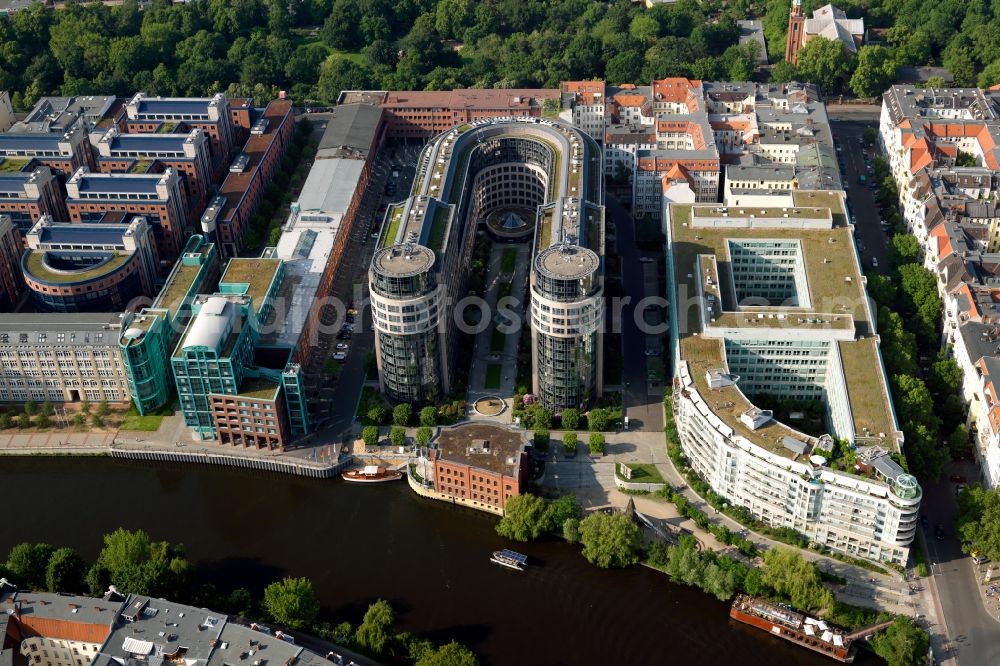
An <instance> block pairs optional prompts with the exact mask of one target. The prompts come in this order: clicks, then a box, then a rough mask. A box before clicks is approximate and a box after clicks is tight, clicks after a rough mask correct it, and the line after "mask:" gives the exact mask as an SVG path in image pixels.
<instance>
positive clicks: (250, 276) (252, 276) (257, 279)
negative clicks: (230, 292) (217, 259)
mask: <svg viewBox="0 0 1000 666" xmlns="http://www.w3.org/2000/svg"><path fill="white" fill-rule="evenodd" d="M280 268H281V259H263V258H261V259H242V258H237V259H230V260H229V265H228V266H226V272H225V274H223V276H222V279H221V280H219V284H223V283H229V284H246V285H249V288H248V289H247V295H248V296H250V298H252V299H253V307H254V309H255V310H257V311H258V312H259V311H260V307H261V304H262V302H263V300H264V297H265V296H267V290H268V289H269V288H270V286H271V283H272V282H274V278H275V276H276V275H277V273H278V270H279V269H280Z"/></svg>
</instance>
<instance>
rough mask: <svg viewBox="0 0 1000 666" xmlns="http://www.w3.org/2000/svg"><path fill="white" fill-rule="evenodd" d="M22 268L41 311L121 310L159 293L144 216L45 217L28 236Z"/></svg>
mask: <svg viewBox="0 0 1000 666" xmlns="http://www.w3.org/2000/svg"><path fill="white" fill-rule="evenodd" d="M25 243H26V245H27V247H28V249H27V251H25V253H24V255H23V257H22V258H21V270H22V271H23V273H24V282H25V284H26V285H27V287H28V293H29V294H30V295H31V300H32V302H33V304H34V306H35V310H37V311H38V312H122V311H124V310H128V309H130V308H131V307H134V304H135V303H138V302H139V299H141V298H143V297H146V298H151V297H152V296H153V295H154V294H155V293H156V283H157V269H158V268H159V261H158V259H157V256H156V244H155V242H154V241H153V231H152V229H151V228H150V226H149V225H148V224H147V223H146V220H145V218H142V217H136V218H133V219H132V221H131V222H130V223H129V224H67V223H57V222H54V221H52V219H51V218H48V217H43V218H42V219H40V220H39V221H38V222H36V223H35V226H33V227H32V228H31V231H29V232H28V233H27V235H26V236H25Z"/></svg>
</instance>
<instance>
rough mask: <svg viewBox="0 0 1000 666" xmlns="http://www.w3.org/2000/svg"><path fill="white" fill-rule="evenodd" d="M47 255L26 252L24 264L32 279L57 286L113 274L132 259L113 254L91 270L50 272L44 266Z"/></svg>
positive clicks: (128, 255) (127, 256)
mask: <svg viewBox="0 0 1000 666" xmlns="http://www.w3.org/2000/svg"><path fill="white" fill-rule="evenodd" d="M46 254H47V253H46V252H45V251H42V250H28V255H27V259H26V260H25V261H26V264H27V269H28V272H29V273H30V274H31V276H32V277H34V278H37V279H39V280H43V281H45V282H54V283H58V284H67V283H69V282H84V281H86V280H93V279H95V278H99V277H101V276H102V275H107V274H108V273H113V272H115V271H116V270H118V269H119V268H121V267H122V266H124V265H125V264H126V263H127V262H128V260H129V259H131V258H132V255H131V254H123V253H115V254H113V255H111V256H110V257H109V258H108V260H107V261H106V262H104V263H102V264H99V265H97V266H94V267H93V268H88V269H86V270H81V271H58V272H56V271H52V270H50V269H49V268H48V267H47V266H46V265H45V261H44V257H45V255H46Z"/></svg>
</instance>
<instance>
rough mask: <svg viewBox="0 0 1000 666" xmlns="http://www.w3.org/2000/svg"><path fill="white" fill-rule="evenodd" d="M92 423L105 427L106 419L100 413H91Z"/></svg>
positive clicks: (97, 426)
mask: <svg viewBox="0 0 1000 666" xmlns="http://www.w3.org/2000/svg"><path fill="white" fill-rule="evenodd" d="M90 425H92V426H94V427H95V428H103V427H104V419H103V418H101V415H100V414H91V415H90Z"/></svg>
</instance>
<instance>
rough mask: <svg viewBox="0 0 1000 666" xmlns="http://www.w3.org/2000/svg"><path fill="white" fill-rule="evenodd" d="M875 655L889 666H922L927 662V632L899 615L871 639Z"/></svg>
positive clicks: (909, 619)
mask: <svg viewBox="0 0 1000 666" xmlns="http://www.w3.org/2000/svg"><path fill="white" fill-rule="evenodd" d="M870 640H871V645H872V649H873V650H874V651H875V654H877V655H878V656H880V657H882V658H883V659H885V661H886V663H887V664H888V665H889V666H921V665H922V664H924V663H926V661H927V649H928V647H929V637H928V636H927V632H926V631H924V630H923V629H921V628H920V627H918V626H917V625H916V624H914V622H913V620H912V619H911V618H908V617H903V616H900V615H897V616H896V618H895V619H894V620H893V621H892V624H891V625H889V628H888V629H886V630H885V631H883V632H880V633H877V634H875V635H874V636H872V637H871V639H870Z"/></svg>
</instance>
